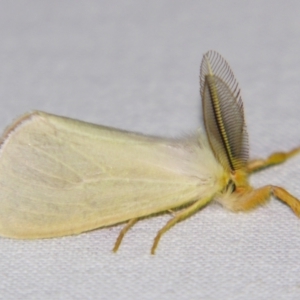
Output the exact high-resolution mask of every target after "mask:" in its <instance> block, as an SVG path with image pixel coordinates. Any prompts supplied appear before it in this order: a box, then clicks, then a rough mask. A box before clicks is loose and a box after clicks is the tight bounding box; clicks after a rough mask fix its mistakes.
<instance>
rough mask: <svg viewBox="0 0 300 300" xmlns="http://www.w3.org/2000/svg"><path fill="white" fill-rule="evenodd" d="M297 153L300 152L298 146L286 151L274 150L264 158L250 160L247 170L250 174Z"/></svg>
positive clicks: (279, 162)
mask: <svg viewBox="0 0 300 300" xmlns="http://www.w3.org/2000/svg"><path fill="white" fill-rule="evenodd" d="M298 153H300V147H298V148H294V149H292V150H291V151H288V152H275V153H273V154H271V155H270V156H269V157H268V158H266V159H255V160H251V161H249V162H248V165H247V172H248V173H249V174H250V173H253V172H256V171H258V170H260V169H263V168H267V167H270V166H272V165H277V164H281V163H283V162H285V161H286V160H287V159H289V158H290V157H292V156H294V155H296V154H298Z"/></svg>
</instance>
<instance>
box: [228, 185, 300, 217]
mask: <svg viewBox="0 0 300 300" xmlns="http://www.w3.org/2000/svg"><path fill="white" fill-rule="evenodd" d="M271 195H273V196H274V197H276V198H277V199H279V200H281V201H282V202H284V203H285V204H287V205H288V206H289V207H290V208H291V209H292V210H293V212H294V213H295V214H296V215H297V216H298V217H300V201H299V200H298V199H297V198H295V197H294V196H292V195H291V194H290V193H288V192H287V191H286V190H285V189H283V188H281V187H278V186H274V185H267V186H264V187H262V188H259V189H257V190H253V191H251V192H248V193H245V194H244V195H241V196H239V197H238V198H237V199H236V201H235V202H234V204H232V203H231V207H230V208H231V209H232V210H233V211H247V210H251V209H253V208H255V207H256V206H258V205H261V204H264V203H265V202H266V201H268V200H269V199H270V196H271Z"/></svg>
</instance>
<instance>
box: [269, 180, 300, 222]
mask: <svg viewBox="0 0 300 300" xmlns="http://www.w3.org/2000/svg"><path fill="white" fill-rule="evenodd" d="M272 192H273V195H274V196H275V197H276V198H277V199H279V200H281V201H282V202H284V203H285V204H287V205H288V206H289V207H290V208H291V209H292V210H293V212H294V213H295V215H296V216H298V217H300V201H299V200H298V199H297V198H296V197H294V196H293V195H291V194H290V193H289V192H288V191H286V190H285V189H283V188H281V187H278V186H272Z"/></svg>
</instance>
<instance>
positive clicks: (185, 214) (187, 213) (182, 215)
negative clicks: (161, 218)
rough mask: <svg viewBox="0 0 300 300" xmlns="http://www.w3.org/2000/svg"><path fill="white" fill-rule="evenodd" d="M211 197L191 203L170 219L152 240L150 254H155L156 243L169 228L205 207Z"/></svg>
mask: <svg viewBox="0 0 300 300" xmlns="http://www.w3.org/2000/svg"><path fill="white" fill-rule="evenodd" d="M211 199H212V198H211V197H209V198H203V199H200V200H198V201H196V202H195V203H193V204H192V205H191V206H189V207H188V208H186V209H184V210H182V211H180V212H179V213H178V214H176V215H175V216H174V218H173V219H171V220H170V221H169V222H168V223H167V224H166V225H165V226H164V227H163V228H162V229H160V230H159V231H158V233H157V235H156V237H155V239H154V242H153V246H152V248H151V254H155V250H156V248H157V245H158V242H159V240H160V239H161V237H162V235H163V234H164V233H165V232H166V231H168V230H169V229H170V228H171V227H173V226H174V225H175V224H176V223H178V222H180V221H182V220H184V219H186V218H187V217H189V216H190V215H192V214H194V213H195V212H197V211H198V210H199V209H200V208H201V207H203V206H205V205H206V204H207V203H208V202H209V201H211Z"/></svg>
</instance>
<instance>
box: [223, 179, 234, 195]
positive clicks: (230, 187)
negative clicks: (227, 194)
mask: <svg viewBox="0 0 300 300" xmlns="http://www.w3.org/2000/svg"><path fill="white" fill-rule="evenodd" d="M225 190H226V191H231V193H233V192H234V191H235V190H236V185H235V183H234V181H233V180H231V179H230V180H229V181H228V184H227V186H226V188H225Z"/></svg>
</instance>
